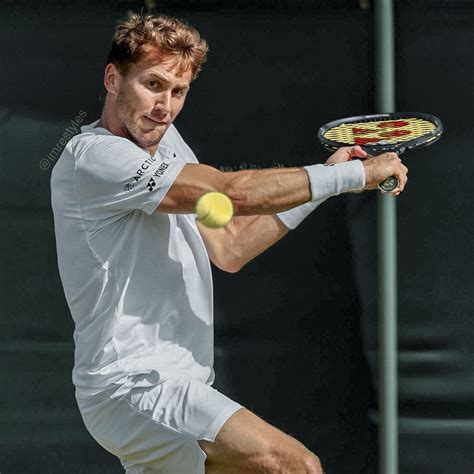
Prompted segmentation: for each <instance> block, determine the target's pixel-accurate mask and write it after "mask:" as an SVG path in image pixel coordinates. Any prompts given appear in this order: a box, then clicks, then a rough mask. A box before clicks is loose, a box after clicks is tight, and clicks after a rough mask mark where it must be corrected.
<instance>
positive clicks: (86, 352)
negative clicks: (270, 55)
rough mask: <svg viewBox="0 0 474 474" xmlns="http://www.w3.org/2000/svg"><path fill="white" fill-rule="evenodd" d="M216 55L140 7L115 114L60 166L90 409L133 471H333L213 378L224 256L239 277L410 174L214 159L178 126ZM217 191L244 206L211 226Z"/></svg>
mask: <svg viewBox="0 0 474 474" xmlns="http://www.w3.org/2000/svg"><path fill="white" fill-rule="evenodd" d="M206 54H207V44H206V42H205V40H204V39H202V38H201V37H200V35H199V34H198V32H197V31H196V30H195V29H194V28H192V27H191V26H189V25H187V24H186V23H184V22H181V21H179V20H177V19H174V18H169V17H164V16H153V15H138V14H129V16H128V17H127V18H126V19H124V20H123V21H121V22H120V23H119V24H118V26H117V28H116V31H115V34H114V37H113V41H112V46H111V49H110V54H109V57H108V61H107V65H106V68H105V75H104V85H105V89H106V91H107V94H106V99H105V105H104V108H103V113H102V116H101V117H100V119H99V120H97V121H95V122H93V123H91V124H89V125H87V126H84V127H82V129H81V133H80V134H79V135H76V136H75V137H73V138H72V139H71V140H70V141H69V143H68V144H67V146H66V148H65V149H64V152H63V153H62V155H61V157H60V159H59V160H58V162H57V163H56V165H55V167H54V169H53V173H52V177H51V190H52V207H53V211H54V223H55V233H56V243H57V253H58V265H59V271H60V276H61V280H62V284H63V288H64V292H65V296H66V299H67V302H68V305H69V308H70V310H71V314H72V317H73V319H74V321H75V331H74V341H75V365H74V369H73V383H74V385H75V388H76V392H75V393H76V399H77V403H78V407H79V409H80V412H81V414H82V417H83V420H84V423H85V426H86V427H87V429H88V431H89V432H90V434H91V435H92V436H93V438H94V439H95V440H96V441H97V442H98V443H99V444H100V445H101V446H103V447H104V448H105V449H106V450H107V451H109V452H111V453H113V454H114V455H116V456H117V457H118V458H119V459H120V462H121V464H122V465H123V467H124V469H125V470H126V472H127V473H162V474H165V473H167V474H168V473H169V474H194V473H204V472H206V473H219V474H222V473H241V472H242V473H243V472H268V473H277V472H288V473H301V474H302V473H314V474H316V473H317V474H321V473H322V467H321V464H320V461H319V459H318V457H317V456H316V455H315V454H314V453H312V452H311V451H310V450H308V449H307V448H306V447H305V446H304V445H303V444H301V443H300V442H299V441H297V440H296V439H294V438H293V437H291V436H289V435H287V434H285V433H283V432H282V431H280V430H278V429H277V428H275V427H273V426H271V425H270V424H268V423H267V422H265V421H264V420H262V419H261V418H260V417H258V416H257V415H256V414H254V413H252V412H251V411H250V410H248V409H247V408H245V407H243V406H242V405H241V404H239V403H238V402H236V401H234V400H231V399H230V398H228V397H227V396H226V395H224V394H223V393H220V392H219V391H217V390H216V389H214V388H213V387H212V384H213V381H214V375H215V374H214V370H213V302H212V301H213V293H212V291H213V290H212V278H211V267H210V263H209V261H212V262H213V263H214V264H215V265H216V266H217V267H219V268H220V269H222V270H224V271H228V272H236V271H238V270H239V269H240V268H241V267H242V266H243V265H245V264H246V263H247V262H249V261H250V260H251V259H253V258H254V257H256V256H257V255H259V254H260V253H261V252H263V251H264V250H265V249H267V248H268V247H269V246H271V245H272V244H274V243H275V242H277V241H278V240H279V239H281V238H282V237H283V236H285V235H286V234H287V233H288V232H289V230H290V229H295V228H296V227H297V226H298V225H299V223H300V222H301V221H302V220H303V219H304V218H305V217H307V216H308V215H309V214H310V213H311V212H312V211H313V210H314V209H315V208H316V207H317V206H318V205H319V204H320V203H321V202H323V201H324V200H325V199H327V198H329V197H331V196H335V195H337V194H341V193H344V192H353V191H362V190H364V189H375V188H376V187H377V184H378V183H379V182H381V181H382V180H383V179H385V178H386V177H388V176H390V175H395V176H397V178H398V179H399V182H400V185H399V187H398V188H397V189H396V190H395V191H394V192H393V194H399V193H400V192H401V191H402V190H403V188H404V186H405V183H406V173H407V169H406V168H405V166H403V164H402V163H401V161H400V159H399V158H398V157H397V156H396V155H394V154H391V153H387V154H384V155H381V156H380V157H378V158H377V159H375V160H374V159H365V160H351V158H354V157H356V158H364V157H365V156H366V155H365V152H364V151H363V150H362V149H361V148H360V147H354V148H343V149H340V150H339V151H337V152H336V153H334V155H332V156H331V157H330V158H329V160H328V162H327V163H326V164H325V165H322V164H316V165H312V166H307V167H305V168H276V169H264V170H242V171H238V172H229V173H223V172H220V171H218V170H217V169H214V168H212V167H209V166H205V165H201V164H199V163H198V161H197V159H196V157H195V156H194V153H193V152H192V150H191V149H190V148H189V147H188V145H187V144H186V143H185V142H184V140H183V139H182V138H181V136H180V134H179V133H178V131H177V129H176V128H175V126H174V125H173V122H174V121H175V119H176V117H177V116H178V114H179V112H180V111H181V109H182V108H183V105H184V102H185V99H186V95H187V94H188V92H189V88H190V85H191V82H192V81H193V80H194V79H195V78H196V76H197V74H198V72H199V70H200V69H201V67H202V65H203V63H204V62H205V59H206ZM209 106H210V107H211V106H212V104H209ZM243 159H248V157H247V156H245V157H243ZM207 191H221V192H224V193H226V194H227V195H228V196H230V197H231V199H232V200H233V202H234V205H235V210H236V217H235V218H234V219H233V221H232V222H231V224H229V225H228V226H227V228H225V229H217V230H215V229H214V230H212V229H208V228H205V227H203V226H202V225H201V224H199V223H197V222H196V216H195V214H194V206H195V203H196V201H197V199H198V198H199V197H200V196H201V195H202V194H203V193H205V192H207Z"/></svg>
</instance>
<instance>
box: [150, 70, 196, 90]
mask: <svg viewBox="0 0 474 474" xmlns="http://www.w3.org/2000/svg"><path fill="white" fill-rule="evenodd" d="M148 74H149V75H150V76H155V77H157V78H158V79H159V80H160V81H162V82H165V83H166V84H169V83H170V82H171V81H170V80H169V79H168V78H167V77H166V76H165V75H163V74H160V73H158V72H152V71H151V72H149V73H148ZM177 87H179V88H181V89H189V88H190V85H189V84H188V83H187V82H182V83H180V84H177Z"/></svg>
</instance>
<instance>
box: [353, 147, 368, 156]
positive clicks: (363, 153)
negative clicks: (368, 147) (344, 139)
mask: <svg viewBox="0 0 474 474" xmlns="http://www.w3.org/2000/svg"><path fill="white" fill-rule="evenodd" d="M349 153H350V155H351V158H353V157H357V158H366V157H367V152H366V151H364V150H363V149H362V148H361V147H360V146H359V145H355V146H353V147H351V149H350V151H349Z"/></svg>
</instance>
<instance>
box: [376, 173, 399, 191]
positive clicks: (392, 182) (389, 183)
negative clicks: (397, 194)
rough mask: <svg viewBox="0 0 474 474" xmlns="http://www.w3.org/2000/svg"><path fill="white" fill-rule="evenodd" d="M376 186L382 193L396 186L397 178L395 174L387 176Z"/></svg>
mask: <svg viewBox="0 0 474 474" xmlns="http://www.w3.org/2000/svg"><path fill="white" fill-rule="evenodd" d="M378 187H379V189H380V191H382V192H383V193H389V192H390V191H393V190H394V189H395V188H397V187H398V178H397V177H396V176H389V177H388V178H387V179H386V180H384V181H382V182H381V183H380V184H379V186H378Z"/></svg>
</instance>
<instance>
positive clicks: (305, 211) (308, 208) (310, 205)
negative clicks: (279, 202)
mask: <svg viewBox="0 0 474 474" xmlns="http://www.w3.org/2000/svg"><path fill="white" fill-rule="evenodd" d="M325 200H326V199H320V200H319V201H316V202H312V201H310V202H306V203H304V204H301V205H300V206H296V207H294V208H293V209H289V210H288V211H283V212H279V213H278V214H277V216H278V218H279V219H280V220H281V221H282V222H283V224H285V226H286V227H288V229H291V230H293V229H296V228H297V227H298V226H299V225H300V224H301V223H302V222H303V221H304V220H305V219H306V218H307V217H308V216H309V215H310V214H311V213H312V212H313V211H314V210H315V209H316V208H317V207H318V206H319V205H320V204H322V203H323V202H324V201H325Z"/></svg>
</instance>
